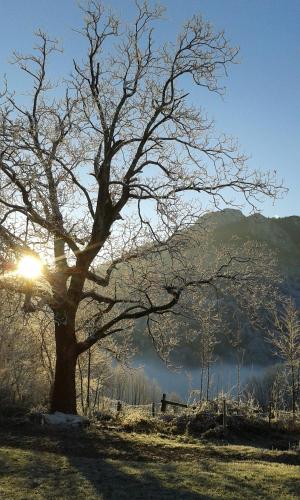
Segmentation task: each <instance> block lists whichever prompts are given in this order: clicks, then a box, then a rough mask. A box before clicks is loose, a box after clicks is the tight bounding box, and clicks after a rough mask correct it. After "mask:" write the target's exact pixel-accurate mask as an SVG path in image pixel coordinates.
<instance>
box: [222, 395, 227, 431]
mask: <svg viewBox="0 0 300 500" xmlns="http://www.w3.org/2000/svg"><path fill="white" fill-rule="evenodd" d="M226 416H227V415H226V399H223V428H224V429H225V427H226Z"/></svg>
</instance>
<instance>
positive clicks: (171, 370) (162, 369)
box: [134, 358, 269, 401]
mask: <svg viewBox="0 0 300 500" xmlns="http://www.w3.org/2000/svg"><path fill="white" fill-rule="evenodd" d="M134 366H135V367H143V368H144V371H145V374H146V375H147V377H149V379H155V380H156V381H157V383H158V384H159V386H160V387H161V388H162V390H163V391H164V392H165V393H166V394H170V393H174V392H175V393H176V394H178V396H180V398H182V400H184V401H186V400H189V399H191V400H193V399H194V398H195V399H197V397H199V396H197V393H194V395H193V394H191V392H192V391H199V389H200V383H201V382H200V381H201V368H199V369H196V368H184V367H175V366H172V367H168V366H166V364H165V363H164V362H163V361H161V360H160V359H157V361H154V360H153V359H151V360H149V359H142V358H140V359H136V360H135V362H134ZM268 368H269V367H268V366H261V365H256V364H254V363H253V364H251V365H247V366H242V367H241V371H240V383H241V385H243V384H244V383H245V382H247V380H249V379H250V378H252V377H262V376H263V375H264V373H265V372H266V370H267V369H268ZM203 386H204V391H203V392H204V395H205V396H206V378H205V377H204V381H203ZM220 392H224V393H226V394H228V395H229V394H230V395H232V396H234V395H236V392H237V366H236V365H234V364H230V363H222V362H217V363H214V364H213V365H212V366H211V375H210V391H209V395H210V398H212V397H214V396H216V394H218V393H220Z"/></svg>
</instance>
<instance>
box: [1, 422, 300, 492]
mask: <svg viewBox="0 0 300 500" xmlns="http://www.w3.org/2000/svg"><path fill="white" fill-rule="evenodd" d="M299 465H300V457H299V454H297V452H296V451H295V450H294V451H293V450H288V449H287V450H281V451H279V450H274V449H273V450H272V449H264V448H259V447H257V446H254V445H251V446H250V445H249V444H241V443H239V444H232V443H231V444H228V443H227V444H226V443H225V442H208V441H206V442H205V441H199V439H195V438H190V437H187V436H166V435H164V434H142V433H138V434H137V433H126V432H122V431H120V430H117V429H112V428H103V427H102V426H101V427H100V428H97V429H96V428H91V429H88V430H72V431H70V430H68V431H62V430H61V431H57V430H54V429H49V428H46V427H40V426H38V425H32V424H25V425H24V424H23V423H22V424H21V423H19V424H16V423H15V424H14V425H12V424H2V423H1V422H0V498H1V500H2V499H3V500H4V499H5V500H10V499H13V500H15V499H16V500H21V499H22V500H28V499H53V500H54V499H57V498H61V499H71V498H72V499H73V500H74V499H81V498H84V499H91V500H92V499H103V500H108V499H115V500H119V499H120V500H122V499H143V500H146V499H153V500H154V499H155V500H158V499H168V498H169V499H173V500H174V499H181V498H182V499H187V500H190V499H201V498H207V499H218V498H220V499H239V498H243V499H247V498H249V499H250V498H251V499H253V498H255V499H259V498H261V499H272V500H273V499H280V498H282V499H285V500H286V499H292V498H299V495H300V468H299Z"/></svg>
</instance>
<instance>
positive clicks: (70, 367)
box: [50, 316, 78, 414]
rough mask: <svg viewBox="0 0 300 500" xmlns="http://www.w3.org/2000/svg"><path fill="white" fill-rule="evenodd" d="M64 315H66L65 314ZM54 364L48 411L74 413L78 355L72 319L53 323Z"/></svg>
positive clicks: (75, 411) (75, 410)
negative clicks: (54, 342)
mask: <svg viewBox="0 0 300 500" xmlns="http://www.w3.org/2000/svg"><path fill="white" fill-rule="evenodd" d="M65 317H66V316H65ZM55 340H56V365H55V377H54V383H53V387H52V391H51V402H50V412H51V413H54V412H55V411H60V412H62V413H72V414H76V413H77V409H76V386H75V372H76V362H77V357H78V351H77V343H76V337H75V329H74V321H71V322H69V321H68V320H65V321H58V322H56V325H55Z"/></svg>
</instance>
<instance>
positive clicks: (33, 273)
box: [17, 255, 42, 280]
mask: <svg viewBox="0 0 300 500" xmlns="http://www.w3.org/2000/svg"><path fill="white" fill-rule="evenodd" d="M17 274H18V275H19V276H22V277H23V278H26V279H31V280H34V279H36V278H38V277H39V276H40V275H41V274H42V263H41V261H40V260H39V259H38V258H37V257H33V256H31V255H26V256H25V257H22V258H21V260H20V261H19V263H18V266H17Z"/></svg>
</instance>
